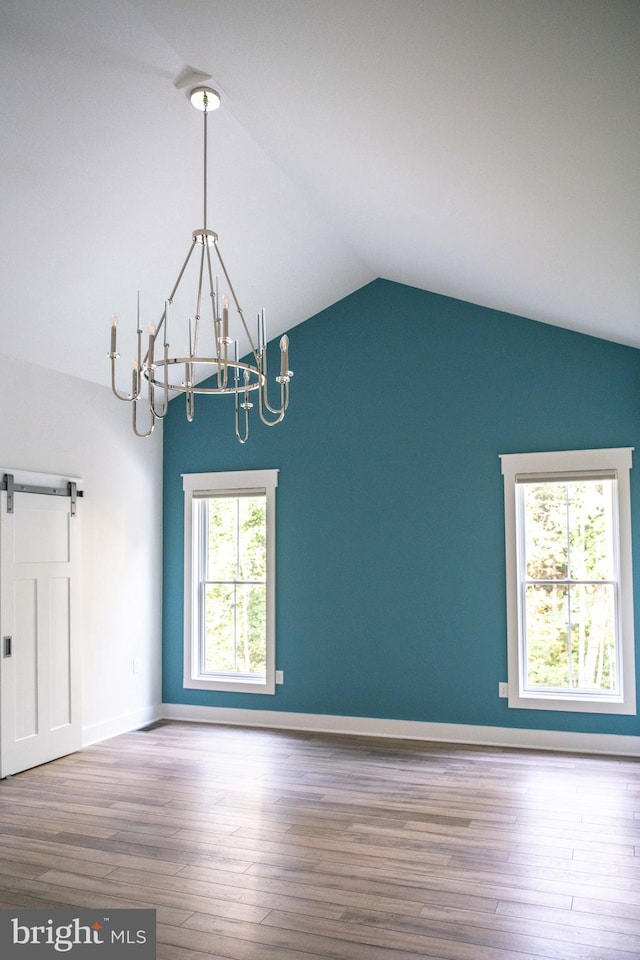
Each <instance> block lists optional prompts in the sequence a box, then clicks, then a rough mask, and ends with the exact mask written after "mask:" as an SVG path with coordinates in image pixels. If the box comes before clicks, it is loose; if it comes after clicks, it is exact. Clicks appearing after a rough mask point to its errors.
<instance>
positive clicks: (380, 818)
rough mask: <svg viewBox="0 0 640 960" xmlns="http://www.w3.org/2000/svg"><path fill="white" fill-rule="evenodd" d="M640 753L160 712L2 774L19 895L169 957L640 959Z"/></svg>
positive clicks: (4, 864)
mask: <svg viewBox="0 0 640 960" xmlns="http://www.w3.org/2000/svg"><path fill="white" fill-rule="evenodd" d="M639 774H640V763H639V762H637V761H634V760H631V759H618V758H605V757H585V756H572V755H560V754H549V753H536V752H533V751H517V750H496V749H488V748H487V749H484V748H472V747H465V746H451V745H438V744H428V745H424V744H416V743H412V742H400V741H389V740H370V739H365V738H362V739H359V738H348V737H331V736H325V735H315V734H291V733H282V732H275V731H267V730H250V729H237V728H230V727H215V726H204V725H196V724H186V723H162V724H160V725H158V726H157V727H155V728H153V729H150V730H147V731H146V732H145V731H137V732H135V733H129V734H126V735H124V736H121V737H116V738H114V739H113V740H109V741H107V742H105V743H101V744H98V745H97V746H93V747H90V748H87V749H85V750H83V751H81V752H80V753H76V754H73V755H71V756H69V757H65V758H63V759H61V760H57V761H55V762H54V763H50V764H46V765H45V766H42V767H38V768H36V769H34V770H29V771H26V772H24V773H21V774H19V775H17V776H15V777H13V778H10V779H7V780H4V781H0V907H12V906H29V907H49V908H55V907H67V906H70V905H71V906H77V907H81V906H82V907H112V908H115V907H135V906H137V907H152V908H154V909H156V910H157V918H158V958H159V960H221V958H224V960H318V958H333V960H415V958H416V957H429V958H433V960H543V958H544V960H549V958H553V960H632V958H633V960H638V958H640V776H639Z"/></svg>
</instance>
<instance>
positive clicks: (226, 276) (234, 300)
mask: <svg viewBox="0 0 640 960" xmlns="http://www.w3.org/2000/svg"><path fill="white" fill-rule="evenodd" d="M213 245H214V247H215V248H216V253H217V255H218V260H219V261H220V266H221V267H222V272H223V273H224V277H225V280H226V281H227V283H228V285H229V292H230V294H231V296H232V297H233V302H234V303H235V305H236V310H237V311H238V316H239V317H240V319H241V321H242V326H243V328H244V332H245V333H246V335H247V339H248V341H249V346H250V347H251V353H252V354H253V356H254V358H255V361H256V366H258V367H259V366H260V362H259V360H258V354H257V352H256V347H255V344H254V342H253V338H252V336H251V334H250V333H249V328H248V326H247V321H246V320H245V319H244V313H243V312H242V307H241V306H240V303H239V302H238V298H237V296H236V292H235V290H234V289H233V284H232V283H231V277H230V276H229V274H228V272H227V268H226V266H225V264H224V260H223V259H222V254H221V253H220V247H219V246H218V238H217V237H215V238H214V241H213Z"/></svg>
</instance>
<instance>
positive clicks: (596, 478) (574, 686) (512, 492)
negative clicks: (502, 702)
mask: <svg viewBox="0 0 640 960" xmlns="http://www.w3.org/2000/svg"><path fill="white" fill-rule="evenodd" d="M631 453H632V448H626V447H625V448H618V449H612V450H569V451H564V452H555V453H530V454H504V455H503V456H502V457H501V459H502V472H503V474H504V493H505V535H506V559H507V634H508V648H507V649H508V665H509V706H510V707H521V708H529V709H542V710H574V711H583V712H590V713H621V714H634V713H635V712H636V702H635V663H634V630H633V593H632V591H633V586H632V569H631V507H630V497H629V471H630V468H631Z"/></svg>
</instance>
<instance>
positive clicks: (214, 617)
mask: <svg viewBox="0 0 640 960" xmlns="http://www.w3.org/2000/svg"><path fill="white" fill-rule="evenodd" d="M196 513H197V517H196V523H198V524H199V525H200V527H201V530H200V537H201V538H202V544H203V547H204V549H203V556H202V564H201V570H200V571H199V573H200V577H199V580H200V590H201V593H202V597H201V603H200V607H201V617H202V622H201V624H200V629H201V630H202V634H203V635H202V644H201V653H202V664H201V672H202V673H203V674H213V675H222V674H230V675H233V676H240V677H242V676H245V677H264V675H265V669H266V612H267V610H266V584H267V581H266V575H267V556H266V547H267V537H266V531H267V516H266V514H267V511H266V497H265V496H264V495H261V496H247V497H226V496H224V497H207V498H203V499H199V500H197V502H196Z"/></svg>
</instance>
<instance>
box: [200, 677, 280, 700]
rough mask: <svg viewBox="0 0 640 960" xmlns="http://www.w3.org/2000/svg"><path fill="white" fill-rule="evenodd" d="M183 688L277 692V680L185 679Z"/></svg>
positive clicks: (228, 691)
mask: <svg viewBox="0 0 640 960" xmlns="http://www.w3.org/2000/svg"><path fill="white" fill-rule="evenodd" d="M182 686H183V688H184V689H185V690H211V691H222V692H226V693H262V694H267V695H269V694H274V693H275V692H276V684H275V678H274V679H273V680H271V679H270V678H267V677H265V678H261V679H260V680H247V679H246V678H244V677H243V679H242V680H222V679H219V678H217V677H202V676H201V677H184V679H183V681H182Z"/></svg>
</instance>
